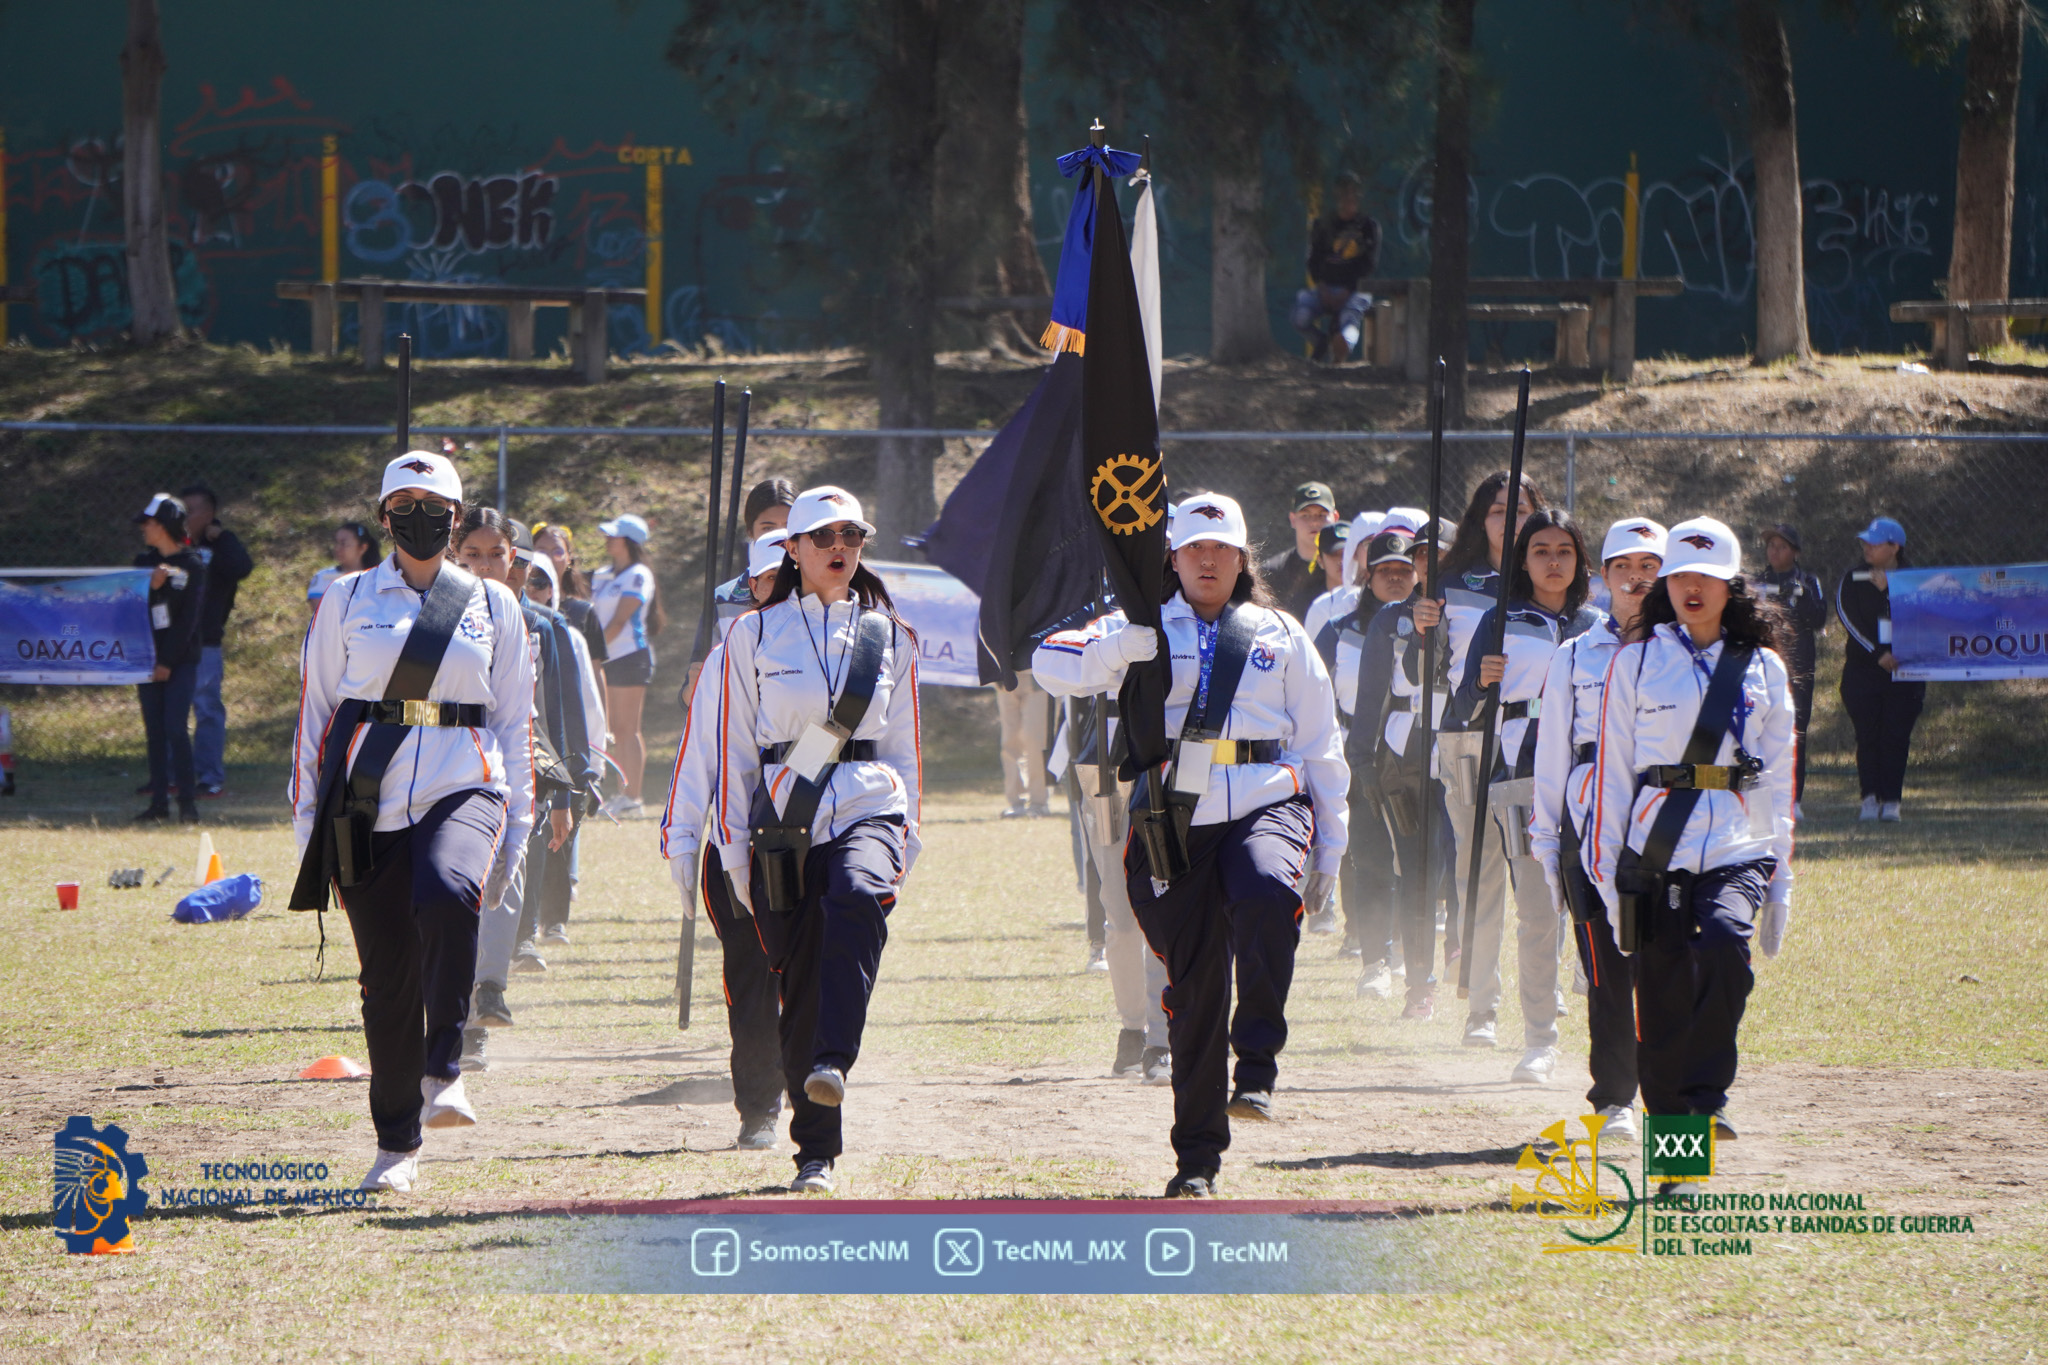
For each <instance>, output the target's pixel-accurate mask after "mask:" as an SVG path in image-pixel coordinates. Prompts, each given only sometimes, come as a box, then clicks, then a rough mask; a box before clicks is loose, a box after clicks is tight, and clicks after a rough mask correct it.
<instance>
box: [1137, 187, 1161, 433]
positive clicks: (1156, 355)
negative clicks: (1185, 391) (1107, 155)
mask: <svg viewBox="0 0 2048 1365" xmlns="http://www.w3.org/2000/svg"><path fill="white" fill-rule="evenodd" d="M1140 174H1141V175H1143V176H1144V179H1143V180H1142V181H1141V182H1140V183H1141V184H1142V185H1143V186H1144V188H1143V189H1141V190H1140V191H1139V192H1138V211H1137V215H1136V217H1135V218H1133V220H1132V222H1131V274H1132V276H1133V277H1134V278H1136V280H1137V282H1138V316H1139V317H1140V318H1141V319H1142V320H1143V322H1144V326H1145V356H1146V358H1147V359H1148V360H1149V361H1151V364H1152V410H1153V411H1154V412H1155V413H1156V412H1157V411H1158V410H1159V377H1160V372H1161V369H1162V365H1161V359H1162V357H1163V356H1164V355H1165V354H1166V352H1165V348H1164V345H1163V343H1162V342H1161V340H1160V336H1159V220H1158V219H1157V218H1156V217H1155V216H1154V215H1153V213H1152V176H1151V175H1150V173H1149V172H1142V171H1141V172H1140Z"/></svg>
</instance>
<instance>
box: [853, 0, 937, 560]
mask: <svg viewBox="0 0 2048 1365" xmlns="http://www.w3.org/2000/svg"><path fill="white" fill-rule="evenodd" d="M888 3H889V6H890V10H891V13H890V15H889V20H890V31H891V33H892V35H893V39H892V44H891V51H890V53H889V61H888V65H887V69H886V70H884V71H882V72H880V73H878V76H879V79H878V80H877V81H876V91H877V97H879V98H886V99H887V100H888V102H889V108H888V110H887V113H886V122H885V126H886V127H887V129H888V134H887V136H888V147H887V149H886V154H885V156H886V165H887V185H886V187H885V193H887V194H888V196H889V204H890V208H891V209H892V210H893V216H894V221H895V225H896V231H895V233H894V234H893V235H891V236H890V237H889V238H888V239H886V241H885V243H884V244H883V245H882V248H881V249H882V250H883V251H885V252H887V253H888V256H887V261H886V264H885V267H884V270H883V280H882V292H881V296H880V297H879V298H878V299H877V300H876V301H875V302H876V309H875V335H874V343H873V350H872V351H871V353H870V355H871V359H870V362H869V369H870V372H871V373H872V374H873V376H874V381H875V391H876V397H877V399H878V400H879V406H880V409H881V411H880V414H879V416H880V420H881V424H882V425H883V426H884V427H913V428H915V427H929V426H931V425H932V424H933V415H934V411H935V405H934V401H933V397H934V386H935V377H936V370H937V365H936V363H935V358H934V355H933V351H934V343H935V336H934V318H935V315H936V311H937V302H938V294H937V284H938V271H939V258H938V252H937V249H936V247H937V244H936V241H935V234H934V232H933V221H934V215H935V212H936V205H935V194H936V185H937V178H936V174H935V169H936V164H937V159H938V158H937V148H938V137H939V129H940V127H941V121H940V118H939V78H940V65H941V63H940V55H941V49H942V43H941V33H940V29H941V19H940V6H941V3H942V0H888ZM937 460H938V442H936V441H933V440H929V439H926V438H922V437H903V436H891V437H884V438H882V439H881V440H879V441H877V442H876V450H875V484H876V490H875V492H876V497H875V509H874V514H873V515H872V516H871V517H870V518H869V519H870V520H871V521H873V522H874V523H875V527H876V531H877V536H876V540H877V544H876V546H875V557H876V558H878V559H900V558H902V557H903V554H904V547H903V543H902V539H901V538H902V537H903V536H905V535H914V534H916V533H917V532H920V531H922V530H924V529H925V527H927V526H929V525H930V524H931V522H932V519H933V518H934V517H935V516H937V514H938V502H937V498H936V496H935V494H934V491H933V488H932V472H933V466H934V465H935V464H936V463H937Z"/></svg>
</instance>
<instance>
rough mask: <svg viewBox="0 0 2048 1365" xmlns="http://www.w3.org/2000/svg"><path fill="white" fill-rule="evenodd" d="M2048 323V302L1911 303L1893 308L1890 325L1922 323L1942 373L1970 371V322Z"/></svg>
mask: <svg viewBox="0 0 2048 1365" xmlns="http://www.w3.org/2000/svg"><path fill="white" fill-rule="evenodd" d="M1972 318H2006V319H2018V320H2022V321H2028V322H2040V321H2044V320H2048V299H1912V300H1909V301H1907V302H1905V303H1895V304H1893V305H1892V321H1893V322H1924V323H1926V324H1927V325H1928V326H1929V327H1930V328H1932V329H1933V332H1934V335H1933V337H1932V338H1931V344H1930V345H1929V346H1928V350H1929V351H1930V352H1931V353H1932V354H1933V356H1934V358H1935V360H1937V361H1938V362H1940V364H1941V367H1942V368H1943V369H1944V370H1967V369H1969V368H1970V319H1972Z"/></svg>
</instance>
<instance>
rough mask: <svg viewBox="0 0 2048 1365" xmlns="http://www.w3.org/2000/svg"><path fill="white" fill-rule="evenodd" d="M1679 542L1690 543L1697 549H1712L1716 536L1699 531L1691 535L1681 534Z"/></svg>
mask: <svg viewBox="0 0 2048 1365" xmlns="http://www.w3.org/2000/svg"><path fill="white" fill-rule="evenodd" d="M1678 543H1679V544H1681V545H1690V546H1692V547H1693V548H1694V549H1695V550H1711V549H1713V548H1714V538H1713V537H1712V536H1703V535H1701V534H1700V533H1699V532H1697V531H1695V532H1693V533H1692V534H1691V535H1689V536H1680V537H1679V539H1678Z"/></svg>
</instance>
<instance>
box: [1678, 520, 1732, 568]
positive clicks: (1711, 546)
mask: <svg viewBox="0 0 2048 1365" xmlns="http://www.w3.org/2000/svg"><path fill="white" fill-rule="evenodd" d="M1664 546H1665V549H1664V570H1663V577H1665V578H1669V577H1670V576H1671V575H1673V574H1675V573H1703V574H1705V575H1707V577H1709V578H1719V579H1722V580H1724V581H1725V580H1727V579H1730V578H1734V577H1736V576H1738V575H1739V574H1741V572H1742V546H1741V545H1740V544H1738V543H1737V542H1736V539H1735V533H1734V532H1733V531H1731V530H1729V529H1728V528H1727V526H1725V525H1724V524H1722V523H1721V522H1718V521H1715V520H1714V519H1713V518H1712V517H1694V518H1693V519H1692V520H1691V521H1681V522H1679V523H1678V525H1676V526H1674V527H1672V528H1671V530H1670V532H1669V533H1667V535H1666V536H1665V539H1664Z"/></svg>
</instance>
